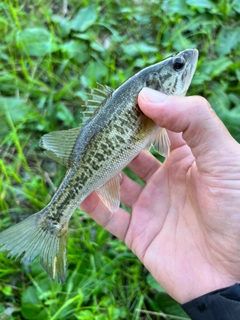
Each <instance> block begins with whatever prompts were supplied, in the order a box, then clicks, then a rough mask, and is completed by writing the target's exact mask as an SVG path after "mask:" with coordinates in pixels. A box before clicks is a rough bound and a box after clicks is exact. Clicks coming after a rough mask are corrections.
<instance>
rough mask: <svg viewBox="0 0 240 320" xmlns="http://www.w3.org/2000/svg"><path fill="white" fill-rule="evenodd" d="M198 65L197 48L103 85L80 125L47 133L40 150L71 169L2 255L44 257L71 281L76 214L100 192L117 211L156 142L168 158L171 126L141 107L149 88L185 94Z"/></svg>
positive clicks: (52, 271) (12, 233)
mask: <svg viewBox="0 0 240 320" xmlns="http://www.w3.org/2000/svg"><path fill="white" fill-rule="evenodd" d="M197 60H198V51H197V50H196V49H188V50H184V51H182V52H180V53H178V54H177V55H175V56H173V57H170V58H168V59H166V60H164V61H162V62H159V63H157V64H154V65H152V66H149V67H147V68H145V69H143V70H142V71H140V72H138V73H137V74H135V75H134V76H132V77H131V78H129V79H128V80H127V81H125V82H124V83H123V84H122V85H120V86H119V87H118V88H117V89H116V90H114V89H112V88H110V87H107V86H103V85H99V86H98V88H97V89H95V90H94V91H93V93H92V94H91V99H90V100H89V101H88V104H87V106H86V109H87V112H88V113H89V115H88V116H87V119H86V123H85V124H83V125H82V126H81V127H79V128H74V129H70V130H63V131H55V132H51V133H48V134H46V135H44V136H43V137H42V138H41V140H40V146H42V147H43V148H44V149H46V151H45V152H46V154H47V155H48V156H49V157H50V158H52V159H53V160H55V161H57V162H59V163H61V164H62V165H64V166H66V167H67V172H66V174H65V176H64V178H63V180H62V182H61V184H60V186H59V187H58V189H57V191H56V192H55V194H54V195H53V197H52V199H51V201H50V203H49V204H48V205H47V206H46V207H45V208H44V209H42V210H41V211H39V212H37V213H35V214H33V215H31V216H29V217H28V218H27V219H25V220H23V221H21V222H20V223H18V224H16V225H15V226H12V227H10V228H9V229H7V230H5V231H3V232H2V233H0V246H1V248H0V250H1V251H9V255H10V256H16V257H20V256H21V257H22V261H23V260H27V261H32V260H33V259H34V258H35V257H36V256H37V255H38V254H39V255H40V262H41V264H42V266H43V267H44V269H45V270H46V272H47V273H48V274H49V276H50V277H51V278H52V279H54V278H55V277H56V276H57V278H58V281H59V282H60V283H64V282H65V280H66V269H67V239H68V235H67V234H68V221H69V219H70V217H71V215H72V214H73V212H74V210H75V209H76V208H77V207H78V206H79V204H80V203H81V202H82V201H83V200H84V199H85V198H86V197H87V196H88V195H89V194H90V193H91V192H92V191H94V190H95V191H96V192H97V194H98V195H99V197H100V198H101V200H102V201H103V202H104V204H105V205H106V207H107V208H108V209H109V210H110V211H111V212H115V211H116V210H117V209H118V207H119V204H120V179H121V178H120V173H121V171H122V169H123V168H124V167H126V166H127V165H128V164H129V162H130V161H132V160H133V159H134V158H135V157H136V156H137V155H138V154H139V153H140V151H141V150H143V149H144V148H149V147H150V145H151V144H153V145H154V147H155V148H156V149H157V150H158V151H159V153H160V154H162V155H164V156H168V154H169V150H170V141H169V139H168V135H167V132H166V130H165V129H164V128H159V127H158V126H157V125H156V124H155V123H154V122H153V121H152V120H151V119H149V118H148V117H146V116H145V115H144V114H143V113H142V112H141V110H140V108H139V107H138V104H137V97H138V93H139V92H140V91H141V90H142V88H143V87H150V88H152V89H155V90H158V91H161V92H163V93H165V94H167V95H185V93H186V91H187V89H188V87H189V85H190V82H191V80H192V77H193V74H194V72H195V69H196V65H197Z"/></svg>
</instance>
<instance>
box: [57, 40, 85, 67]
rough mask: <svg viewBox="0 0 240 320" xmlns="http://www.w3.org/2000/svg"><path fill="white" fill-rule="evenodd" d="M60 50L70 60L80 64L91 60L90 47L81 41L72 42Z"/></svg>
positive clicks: (62, 46) (65, 44)
mask: <svg viewBox="0 0 240 320" xmlns="http://www.w3.org/2000/svg"><path fill="white" fill-rule="evenodd" d="M60 48H61V51H63V52H64V53H65V54H66V55H67V57H68V58H69V59H74V60H75V61H76V62H78V63H84V62H85V61H87V60H88V59H89V53H88V46H87V45H86V43H84V42H82V41H81V40H80V41H76V40H70V41H69V42H66V43H64V44H63V45H61V47H60Z"/></svg>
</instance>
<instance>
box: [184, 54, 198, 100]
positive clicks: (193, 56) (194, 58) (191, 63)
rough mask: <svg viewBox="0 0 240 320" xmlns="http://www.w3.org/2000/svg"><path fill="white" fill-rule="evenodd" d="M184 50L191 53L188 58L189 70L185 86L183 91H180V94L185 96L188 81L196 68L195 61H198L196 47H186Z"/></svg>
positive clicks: (188, 84)
mask: <svg viewBox="0 0 240 320" xmlns="http://www.w3.org/2000/svg"><path fill="white" fill-rule="evenodd" d="M184 51H189V53H190V54H191V57H190V59H189V64H188V65H189V67H190V71H189V75H188V79H187V88H186V90H185V91H183V92H182V94H181V96H185V95H186V93H187V91H188V88H189V86H190V83H191V81H192V78H193V75H194V73H195V70H196V68H197V62H198V50H197V49H187V50H184Z"/></svg>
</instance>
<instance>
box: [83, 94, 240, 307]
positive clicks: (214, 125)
mask: <svg viewBox="0 0 240 320" xmlns="http://www.w3.org/2000/svg"><path fill="white" fill-rule="evenodd" d="M138 102H139V106H140V108H141V109H142V111H143V112H144V113H145V114H146V115H147V116H149V117H150V118H152V119H153V120H154V121H155V122H156V123H157V124H158V125H159V126H160V127H163V128H166V129H168V130H170V132H169V136H170V140H171V154H170V156H169V158H167V159H166V160H165V161H164V163H163V164H162V163H160V162H159V161H158V160H156V159H155V158H154V157H153V156H152V155H151V154H150V153H149V152H147V151H143V152H141V153H140V154H139V155H138V156H137V157H136V158H135V159H134V160H133V161H132V162H131V163H130V164H129V167H130V168H131V169H132V170H133V171H134V172H135V173H136V174H137V175H138V176H139V177H140V178H141V179H142V180H143V181H144V182H145V183H146V186H145V187H144V188H143V187H141V186H140V185H138V184H137V183H136V182H134V181H132V180H131V179H129V178H128V177H127V176H126V175H123V178H122V182H121V202H123V203H124V204H126V205H127V206H128V207H130V208H132V215H129V214H128V213H127V212H126V211H125V210H123V209H121V208H119V210H118V212H116V213H114V214H112V213H110V212H109V211H108V209H107V208H106V207H105V206H104V204H103V203H102V202H101V201H100V200H99V198H98V196H97V195H96V193H92V194H91V195H90V196H89V197H88V198H87V199H85V200H84V202H83V203H82V204H81V207H82V209H83V210H84V211H86V212H88V213H89V215H90V216H91V217H92V218H93V219H94V220H96V221H97V223H99V224H100V225H102V226H103V227H104V228H106V229H107V230H108V231H109V232H111V233H112V234H114V235H115V236H116V237H118V238H120V239H121V240H123V241H124V242H125V243H126V245H127V246H128V247H129V248H130V249H131V250H132V251H133V252H134V253H135V254H136V255H137V257H138V258H139V259H140V260H141V261H142V263H143V264H144V265H145V266H146V268H147V269H148V270H149V271H150V272H151V274H152V275H153V277H154V278H155V279H156V280H157V281H158V282H159V284H160V285H161V286H162V287H163V288H164V289H165V290H166V291H167V292H168V293H169V294H170V295H171V296H172V297H173V298H174V299H175V300H176V301H178V302H179V303H185V302H187V301H190V300H192V299H194V298H196V297H198V296H200V295H203V294H205V293H207V292H210V291H213V290H216V289H219V288H223V287H227V286H230V285H232V284H234V283H236V282H238V281H240V255H239V246H240V146H239V144H238V143H237V142H236V141H235V140H234V139H233V138H232V137H231V135H230V134H229V133H228V131H227V129H226V128H225V126H224V125H223V124H222V122H221V121H220V119H219V118H218V117H217V116H216V114H215V113H214V111H213V110H212V109H211V107H210V105H209V104H208V102H207V101H206V100H205V99H204V98H202V97H197V96H196V97H194V96H192V97H173V96H165V95H163V94H161V93H159V92H156V91H154V90H151V89H147V88H145V89H143V90H142V91H141V92H140V94H139V98H138ZM181 132H182V133H181Z"/></svg>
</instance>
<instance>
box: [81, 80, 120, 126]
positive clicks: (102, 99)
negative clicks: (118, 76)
mask: <svg viewBox="0 0 240 320" xmlns="http://www.w3.org/2000/svg"><path fill="white" fill-rule="evenodd" d="M97 86H98V87H97V88H93V89H92V92H91V93H88V96H90V97H91V99H88V100H87V101H86V102H85V105H83V108H84V111H82V117H81V119H82V124H83V125H84V124H86V123H87V122H88V121H89V120H90V119H91V118H92V117H93V116H94V115H96V114H97V113H98V112H99V111H100V110H101V107H102V106H104V104H105V103H106V102H107V100H108V99H110V98H111V96H112V93H113V92H114V89H112V88H110V87H108V86H105V85H103V84H100V83H98V82H97Z"/></svg>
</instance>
